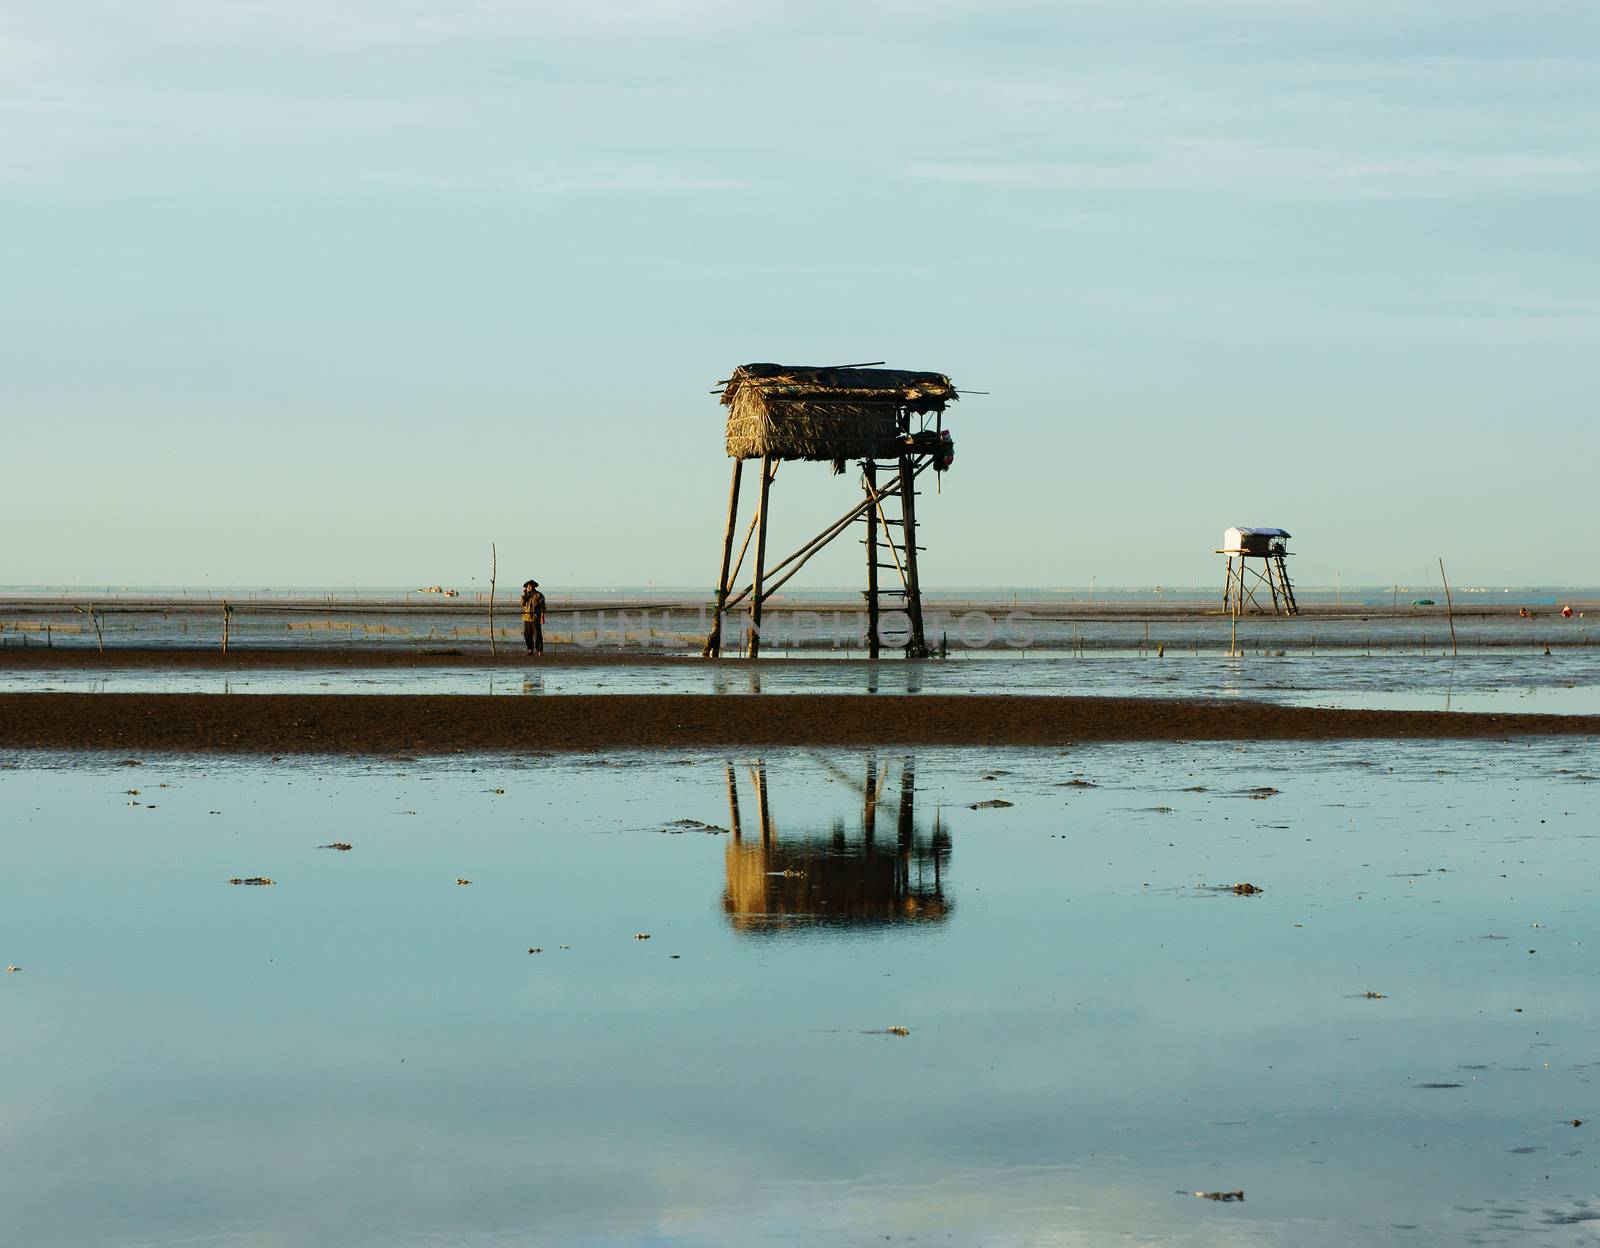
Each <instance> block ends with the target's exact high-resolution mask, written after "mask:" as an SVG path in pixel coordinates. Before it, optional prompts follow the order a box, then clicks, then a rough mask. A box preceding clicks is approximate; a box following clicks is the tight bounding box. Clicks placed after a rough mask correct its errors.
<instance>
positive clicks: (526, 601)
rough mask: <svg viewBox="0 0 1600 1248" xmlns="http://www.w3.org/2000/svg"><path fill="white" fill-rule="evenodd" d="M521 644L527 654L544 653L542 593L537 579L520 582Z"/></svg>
mask: <svg viewBox="0 0 1600 1248" xmlns="http://www.w3.org/2000/svg"><path fill="white" fill-rule="evenodd" d="M522 644H523V645H525V646H527V647H528V653H529V654H543V653H544V595H543V594H541V593H540V592H539V582H538V581H523V582H522Z"/></svg>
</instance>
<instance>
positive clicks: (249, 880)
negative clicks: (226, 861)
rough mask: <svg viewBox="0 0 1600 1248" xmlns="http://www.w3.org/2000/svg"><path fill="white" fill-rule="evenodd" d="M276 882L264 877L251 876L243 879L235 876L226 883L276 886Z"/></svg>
mask: <svg viewBox="0 0 1600 1248" xmlns="http://www.w3.org/2000/svg"><path fill="white" fill-rule="evenodd" d="M277 882H278V881H277V880H274V879H272V878H270V877H269V876H265V875H252V876H247V877H245V878H240V877H239V876H237V875H236V876H234V877H233V879H231V880H229V881H228V883H230V884H257V885H265V884H276V883H277Z"/></svg>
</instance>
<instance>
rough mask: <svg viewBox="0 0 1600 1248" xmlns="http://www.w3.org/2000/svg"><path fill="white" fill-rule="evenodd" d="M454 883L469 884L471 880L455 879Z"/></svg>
mask: <svg viewBox="0 0 1600 1248" xmlns="http://www.w3.org/2000/svg"><path fill="white" fill-rule="evenodd" d="M456 883H457V884H470V883H472V881H471V880H457V881H456Z"/></svg>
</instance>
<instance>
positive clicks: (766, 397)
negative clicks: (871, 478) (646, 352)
mask: <svg viewBox="0 0 1600 1248" xmlns="http://www.w3.org/2000/svg"><path fill="white" fill-rule="evenodd" d="M721 384H722V386H723V391H722V402H723V405H724V406H725V407H727V409H728V454H729V455H730V456H732V457H733V458H735V459H759V458H760V457H761V456H763V455H770V456H772V457H773V458H774V459H815V460H827V459H832V460H838V459H865V458H869V457H871V456H874V455H884V454H892V453H893V447H894V444H895V442H896V440H897V439H898V438H899V437H901V436H902V435H903V434H904V433H905V432H906V420H905V417H906V414H907V413H927V412H942V411H944V409H945V406H946V404H949V403H953V402H954V401H955V400H956V399H957V398H958V397H959V396H958V395H957V394H956V388H955V387H954V386H953V385H951V384H950V379H949V378H948V377H946V376H945V375H944V374H943V373H913V372H906V371H903V370H900V369H893V368H813V367H808V366H804V365H797V366H790V365H784V364H743V365H740V367H738V368H736V369H735V370H734V372H733V376H732V377H730V378H728V380H727V381H725V382H723V383H721Z"/></svg>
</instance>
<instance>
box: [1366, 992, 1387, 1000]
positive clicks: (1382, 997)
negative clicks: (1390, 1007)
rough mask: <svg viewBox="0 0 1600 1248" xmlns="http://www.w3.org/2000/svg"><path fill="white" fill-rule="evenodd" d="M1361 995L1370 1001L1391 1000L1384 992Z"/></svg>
mask: <svg viewBox="0 0 1600 1248" xmlns="http://www.w3.org/2000/svg"><path fill="white" fill-rule="evenodd" d="M1361 995H1362V997H1364V998H1365V999H1366V1000H1368V1001H1387V1000H1388V999H1389V997H1388V994H1387V993H1382V992H1364V993H1362V994H1361Z"/></svg>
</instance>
